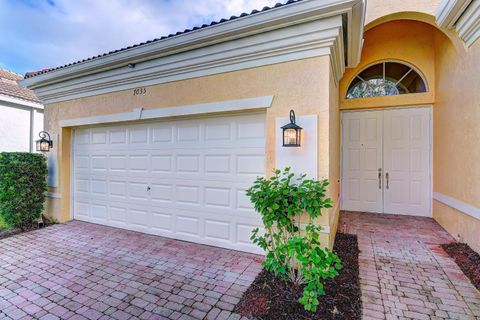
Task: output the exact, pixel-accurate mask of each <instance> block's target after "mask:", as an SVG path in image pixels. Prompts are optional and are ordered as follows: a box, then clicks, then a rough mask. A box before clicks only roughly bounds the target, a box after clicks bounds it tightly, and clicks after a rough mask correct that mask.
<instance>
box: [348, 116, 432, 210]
mask: <svg viewBox="0 0 480 320" xmlns="http://www.w3.org/2000/svg"><path fill="white" fill-rule="evenodd" d="M430 112H431V111H430V108H406V109H387V110H380V111H355V112H344V113H342V210H348V211H367V212H380V213H393V214H408V215H418V216H430V215H431V178H430V177H431V174H430V173H431V160H430V159H431V143H430V141H431V138H430V137H431V129H430V128H431V125H430V121H431V116H430Z"/></svg>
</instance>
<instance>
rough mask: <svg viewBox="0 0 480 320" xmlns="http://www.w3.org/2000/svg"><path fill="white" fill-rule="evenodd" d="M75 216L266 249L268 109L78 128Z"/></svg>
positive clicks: (223, 244) (219, 243) (239, 247)
mask: <svg viewBox="0 0 480 320" xmlns="http://www.w3.org/2000/svg"><path fill="white" fill-rule="evenodd" d="M73 162H74V163H73V166H72V168H73V170H72V171H73V177H74V185H73V192H74V195H73V198H74V200H73V208H74V219H78V220H83V221H87V222H93V223H98V224H104V225H109V226H115V227H120V228H125V229H130V230H135V231H140V232H145V233H151V234H157V235H162V236H167V237H172V238H177V239H181V240H187V241H193V242H199V243H204V244H209V245H214V246H220V247H225V248H231V249H237V250H242V251H249V252H257V253H260V251H259V249H258V247H257V246H255V245H253V244H252V243H251V241H250V232H251V230H252V229H253V228H255V227H259V226H261V219H260V215H258V214H257V213H255V211H254V208H253V207H252V205H251V203H250V200H249V199H248V197H247V196H246V195H245V190H246V189H247V188H248V187H249V186H250V185H251V183H252V181H253V180H254V179H255V178H256V177H257V176H258V175H264V174H265V114H263V113H262V114H243V115H234V116H226V117H211V118H195V119H185V120H176V121H162V122H151V123H141V124H128V125H112V126H102V127H95V128H81V129H76V130H75V135H74V143H73Z"/></svg>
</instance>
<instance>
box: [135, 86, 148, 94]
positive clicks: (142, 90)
mask: <svg viewBox="0 0 480 320" xmlns="http://www.w3.org/2000/svg"><path fill="white" fill-rule="evenodd" d="M145 93H147V89H146V88H144V87H141V88H136V89H133V95H134V96H139V95H141V94H145Z"/></svg>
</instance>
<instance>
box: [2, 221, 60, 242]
mask: <svg viewBox="0 0 480 320" xmlns="http://www.w3.org/2000/svg"><path fill="white" fill-rule="evenodd" d="M54 224H55V223H54V222H53V221H50V220H48V219H46V218H43V225H42V226H41V227H38V226H37V225H32V226H31V227H30V228H27V229H23V230H22V229H20V228H8V229H3V230H0V240H1V239H5V238H8V237H11V236H14V235H16V234H20V233H25V232H30V231H33V230H38V229H41V228H45V227H49V226H51V225H54Z"/></svg>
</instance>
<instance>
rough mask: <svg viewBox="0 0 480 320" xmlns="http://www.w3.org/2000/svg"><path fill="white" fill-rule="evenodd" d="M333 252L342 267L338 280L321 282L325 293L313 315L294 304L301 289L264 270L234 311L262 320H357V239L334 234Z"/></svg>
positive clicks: (358, 307)
mask: <svg viewBox="0 0 480 320" xmlns="http://www.w3.org/2000/svg"><path fill="white" fill-rule="evenodd" d="M333 250H334V252H335V253H336V254H337V255H338V256H339V257H340V259H341V260H342V264H343V267H344V268H343V269H342V270H340V271H339V276H338V277H336V278H335V279H329V280H326V281H325V282H324V285H325V291H326V294H325V295H324V296H321V297H319V300H320V305H319V306H318V310H317V312H316V313H311V312H308V311H305V310H304V309H303V306H302V305H301V304H300V303H299V302H298V299H300V297H301V296H302V295H303V288H298V287H297V288H295V287H294V286H293V285H292V284H290V283H285V282H283V281H281V280H279V279H277V278H275V277H274V275H273V274H272V273H270V272H268V271H265V270H263V271H262V272H261V273H260V274H259V275H258V276H257V278H256V279H255V281H254V282H253V283H252V285H251V286H250V287H249V288H248V290H247V291H246V292H245V294H244V295H243V297H242V299H241V300H240V302H239V303H238V304H237V306H236V307H235V310H234V311H235V312H237V313H240V314H242V315H244V316H246V317H254V318H256V319H262V320H267V319H272V320H273V319H275V320H284V319H285V320H306V319H309V320H310V319H311V320H317V319H361V314H362V302H361V291H360V281H359V274H358V254H359V249H358V242H357V236H356V235H351V234H343V233H337V235H336V237H335V245H334V248H333Z"/></svg>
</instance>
